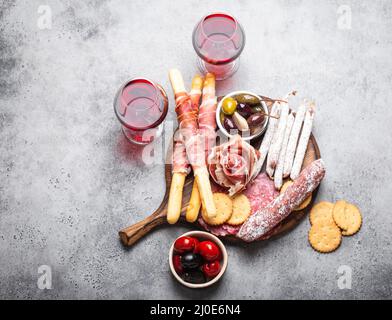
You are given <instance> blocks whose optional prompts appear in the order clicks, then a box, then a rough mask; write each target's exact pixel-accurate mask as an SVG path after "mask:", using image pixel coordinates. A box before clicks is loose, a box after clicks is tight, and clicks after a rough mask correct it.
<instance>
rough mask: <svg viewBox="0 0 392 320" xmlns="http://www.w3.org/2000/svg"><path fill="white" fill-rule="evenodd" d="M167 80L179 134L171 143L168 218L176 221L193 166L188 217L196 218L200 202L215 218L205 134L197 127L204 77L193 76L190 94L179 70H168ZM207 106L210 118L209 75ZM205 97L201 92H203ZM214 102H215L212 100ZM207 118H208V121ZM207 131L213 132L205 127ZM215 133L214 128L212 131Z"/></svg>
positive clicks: (211, 92)
mask: <svg viewBox="0 0 392 320" xmlns="http://www.w3.org/2000/svg"><path fill="white" fill-rule="evenodd" d="M169 78H170V82H171V85H172V88H173V91H174V95H175V99H176V109H175V110H176V113H177V120H178V126H179V135H178V138H176V139H175V142H174V150H173V172H172V182H171V186H170V193H169V203H168V213H167V220H168V222H169V223H176V222H177V220H178V219H179V217H180V215H181V210H182V192H183V187H184V183H185V178H186V176H187V174H188V173H189V171H190V170H189V167H190V166H191V167H192V169H193V173H194V175H195V182H196V183H195V185H194V186H193V190H192V195H191V203H190V206H189V208H188V212H187V220H189V221H195V220H196V219H197V215H198V212H199V210H200V205H201V204H202V205H203V208H204V209H205V212H206V214H207V215H208V216H209V217H211V218H212V217H214V216H215V214H216V208H215V204H214V200H213V195H212V190H211V184H210V179H209V173H208V170H207V166H206V162H205V159H206V157H205V148H204V145H205V143H204V135H203V133H202V132H201V131H200V130H199V119H198V117H199V112H201V110H199V102H200V97H201V95H202V86H203V78H202V77H200V76H198V75H197V76H195V77H194V79H193V81H192V90H191V91H190V94H188V93H187V92H186V89H185V85H184V81H183V78H182V75H181V73H180V71H179V70H177V69H171V70H170V71H169ZM207 78H208V86H207V88H208V90H207V91H206V95H207V93H208V99H207V101H208V103H207V104H208V105H207V106H206V107H205V108H204V109H205V110H207V111H208V113H207V112H205V113H204V115H205V118H206V119H209V118H211V116H210V113H212V112H214V113H215V111H214V110H213V109H214V103H215V107H216V98H215V77H214V76H213V75H211V74H208V75H207V77H206V79H207ZM203 98H204V91H203ZM214 101H215V102H214ZM200 109H202V108H200ZM207 121H208V120H207ZM208 131H212V130H211V129H209V128H208ZM214 133H215V131H214Z"/></svg>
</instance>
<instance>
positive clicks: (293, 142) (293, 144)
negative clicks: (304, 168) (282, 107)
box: [283, 104, 307, 178]
mask: <svg viewBox="0 0 392 320" xmlns="http://www.w3.org/2000/svg"><path fill="white" fill-rule="evenodd" d="M306 109H307V106H306V105H305V104H301V105H300V107H299V108H298V111H297V113H296V114H295V120H294V124H293V129H292V130H291V134H290V138H289V142H288V145H287V151H286V158H285V160H284V169H283V178H287V177H288V176H290V173H291V167H292V166H293V161H294V156H295V149H296V148H297V142H298V137H299V134H300V133H301V127H302V123H303V121H304V118H305V113H306Z"/></svg>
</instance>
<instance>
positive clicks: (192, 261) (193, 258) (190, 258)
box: [181, 252, 203, 270]
mask: <svg viewBox="0 0 392 320" xmlns="http://www.w3.org/2000/svg"><path fill="white" fill-rule="evenodd" d="M202 263H203V259H202V257H201V255H200V254H197V253H193V252H187V253H185V254H184V255H182V256H181V264H182V266H183V268H184V269H187V270H189V269H196V268H198V267H200V266H201V265H202Z"/></svg>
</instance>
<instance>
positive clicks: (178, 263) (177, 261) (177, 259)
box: [173, 255, 184, 274]
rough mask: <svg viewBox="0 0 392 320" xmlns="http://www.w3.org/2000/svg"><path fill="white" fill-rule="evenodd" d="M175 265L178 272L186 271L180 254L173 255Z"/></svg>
mask: <svg viewBox="0 0 392 320" xmlns="http://www.w3.org/2000/svg"><path fill="white" fill-rule="evenodd" d="M173 266H174V270H176V272H177V273H178V274H181V273H183V272H184V268H183V267H182V264H181V256H179V255H175V256H173Z"/></svg>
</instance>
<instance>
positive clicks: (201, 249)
mask: <svg viewBox="0 0 392 320" xmlns="http://www.w3.org/2000/svg"><path fill="white" fill-rule="evenodd" d="M197 250H198V253H200V255H201V256H202V257H203V258H204V260H207V261H213V260H216V259H217V258H218V257H219V254H220V251H219V248H218V246H217V245H216V244H215V243H213V242H212V241H202V242H200V243H199V245H198V247H197Z"/></svg>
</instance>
